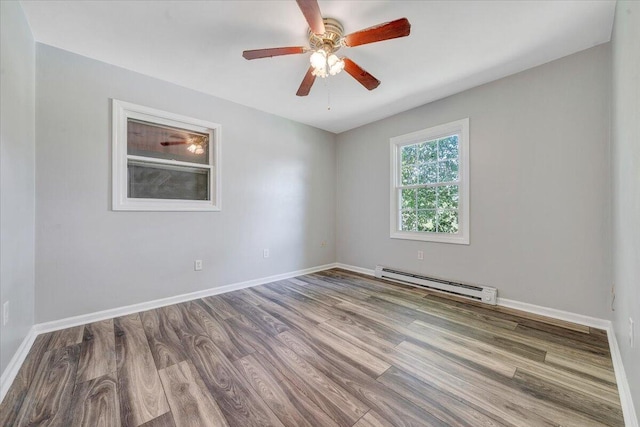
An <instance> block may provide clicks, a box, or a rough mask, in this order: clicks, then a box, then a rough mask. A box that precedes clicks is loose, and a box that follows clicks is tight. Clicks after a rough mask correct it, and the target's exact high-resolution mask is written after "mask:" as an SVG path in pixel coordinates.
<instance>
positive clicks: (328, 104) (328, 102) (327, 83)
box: [324, 78, 331, 111]
mask: <svg viewBox="0 0 640 427" xmlns="http://www.w3.org/2000/svg"><path fill="white" fill-rule="evenodd" d="M324 86H325V87H326V89H327V111H331V86H330V85H329V79H328V78H326V79H324Z"/></svg>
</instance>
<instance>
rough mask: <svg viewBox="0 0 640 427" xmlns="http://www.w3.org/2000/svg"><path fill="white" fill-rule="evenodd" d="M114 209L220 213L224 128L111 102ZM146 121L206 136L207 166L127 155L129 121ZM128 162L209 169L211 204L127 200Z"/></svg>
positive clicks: (175, 200) (188, 201) (171, 200)
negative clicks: (207, 136)
mask: <svg viewBox="0 0 640 427" xmlns="http://www.w3.org/2000/svg"><path fill="white" fill-rule="evenodd" d="M112 101H113V102H112V104H113V105H112V113H113V116H112V126H113V127H112V174H113V176H112V209H113V210H114V211H220V210H221V201H222V192H221V190H222V186H221V182H220V176H221V170H220V164H221V162H220V154H221V148H220V145H221V144H220V141H221V138H220V132H221V126H220V125H219V124H217V123H212V122H208V121H205V120H200V119H194V118H191V117H186V116H181V115H179V114H174V113H169V112H166V111H161V110H156V109H154V108H149V107H144V106H142V105H136V104H132V103H129V102H124V101H119V100H117V99H113V100H112ZM129 118H132V119H138V120H144V121H147V122H151V123H158V124H163V125H167V126H175V127H180V128H182V129H187V130H191V131H194V132H200V133H207V134H208V135H209V141H211V142H212V143H211V144H210V145H209V163H208V165H202V164H198V165H196V164H191V163H188V162H179V161H173V160H162V159H153V158H146V157H138V156H128V155H127V119H129ZM127 159H134V160H135V159H144V160H145V161H149V162H153V163H161V164H167V165H176V166H178V165H182V166H196V167H198V168H199V169H207V168H208V169H209V170H210V173H209V194H210V199H211V200H178V199H136V198H129V197H128V196H127Z"/></svg>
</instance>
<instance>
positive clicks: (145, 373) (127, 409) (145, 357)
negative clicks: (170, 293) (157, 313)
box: [114, 314, 169, 426]
mask: <svg viewBox="0 0 640 427" xmlns="http://www.w3.org/2000/svg"><path fill="white" fill-rule="evenodd" d="M114 328H115V336H116V354H117V365H118V390H119V392H120V396H119V397H120V418H121V420H122V425H124V426H139V425H142V424H144V423H146V422H147V421H151V420H152V419H154V418H156V417H159V416H160V415H162V414H164V413H165V412H169V404H168V403H167V399H166V397H165V394H164V390H163V388H162V383H161V382H160V377H159V375H158V371H157V370H156V366H155V363H154V361H153V356H152V355H151V350H150V349H149V343H148V341H147V338H146V335H145V333H144V328H143V326H142V322H141V321H140V316H139V315H138V314H132V315H129V316H122V317H117V318H116V319H115V320H114Z"/></svg>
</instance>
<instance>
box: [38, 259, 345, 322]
mask: <svg viewBox="0 0 640 427" xmlns="http://www.w3.org/2000/svg"><path fill="white" fill-rule="evenodd" d="M335 266H336V264H335V263H332V264H325V265H320V266H317V267H311V268H306V269H304V270H296V271H290V272H288V273H282V274H276V275H274V276H268V277H261V278H258V279H253V280H247V281H245V282H238V283H232V284H230V285H224V286H218V287H215V288H210V289H205V290H202V291H196V292H190V293H188V294H181V295H175V296H172V297H167V298H160V299H156V300H153V301H147V302H142V303H138V304H132V305H127V306H124V307H118V308H111V309H108V310H102V311H97V312H94V313H87V314H81V315H79V316H73V317H67V318H65V319H60V320H53V321H51V322H45V323H38V324H36V325H34V328H35V329H36V332H37V333H39V334H41V333H44V332H51V331H57V330H60V329H66V328H71V327H73V326H80V325H86V324H87V323H92V322H98V321H100V320H106V319H112V318H114V317H119V316H126V315H127V314H133V313H138V312H141V311H147V310H152V309H154V308H159V307H164V306H167V305H172V304H178V303H181V302H186V301H192V300H194V299H199V298H204V297H208V296H211V295H218V294H224V293H227V292H231V291H237V290H239V289H244V288H250V287H252V286H258V285H264V284H265V283H271V282H277V281H278V280H284V279H289V278H291V277H296V276H302V275H305V274H311V273H316V272H318V271H323V270H329V269H331V268H335Z"/></svg>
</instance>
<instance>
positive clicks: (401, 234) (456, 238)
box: [389, 231, 469, 245]
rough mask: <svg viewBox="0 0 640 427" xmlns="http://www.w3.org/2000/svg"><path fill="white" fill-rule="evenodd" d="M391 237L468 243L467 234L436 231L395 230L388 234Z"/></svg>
mask: <svg viewBox="0 0 640 427" xmlns="http://www.w3.org/2000/svg"><path fill="white" fill-rule="evenodd" d="M389 237H391V238H392V239H402V240H420V241H423V242H434V243H451V244H456V245H468V244H469V236H464V235H449V236H446V235H443V234H438V233H419V232H411V231H396V232H392V233H391V235H390V236H389Z"/></svg>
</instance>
